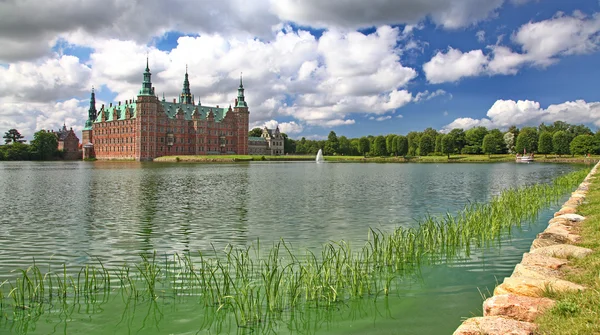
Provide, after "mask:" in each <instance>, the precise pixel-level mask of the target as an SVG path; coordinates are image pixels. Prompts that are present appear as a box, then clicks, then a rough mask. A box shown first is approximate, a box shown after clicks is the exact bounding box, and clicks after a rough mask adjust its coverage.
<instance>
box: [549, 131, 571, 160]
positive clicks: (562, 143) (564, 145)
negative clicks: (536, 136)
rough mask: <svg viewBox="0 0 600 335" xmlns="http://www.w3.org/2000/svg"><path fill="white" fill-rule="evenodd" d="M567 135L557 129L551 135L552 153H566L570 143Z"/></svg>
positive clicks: (568, 150)
mask: <svg viewBox="0 0 600 335" xmlns="http://www.w3.org/2000/svg"><path fill="white" fill-rule="evenodd" d="M570 141H571V140H570V139H569V135H568V134H567V133H566V132H565V131H563V130H559V131H557V132H556V133H554V135H553V136H552V148H553V150H554V153H556V154H557V155H559V156H560V155H566V154H568V153H569V152H570V147H569V143H570Z"/></svg>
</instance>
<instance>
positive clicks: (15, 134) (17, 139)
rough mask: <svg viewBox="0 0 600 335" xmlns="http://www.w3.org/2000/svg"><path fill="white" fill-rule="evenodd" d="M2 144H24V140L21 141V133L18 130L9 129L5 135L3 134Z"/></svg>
mask: <svg viewBox="0 0 600 335" xmlns="http://www.w3.org/2000/svg"><path fill="white" fill-rule="evenodd" d="M3 138H4V143H6V144H10V143H24V142H25V140H24V139H23V135H21V133H19V131H18V130H16V129H14V128H13V129H9V130H8V131H7V132H6V133H4V136H3Z"/></svg>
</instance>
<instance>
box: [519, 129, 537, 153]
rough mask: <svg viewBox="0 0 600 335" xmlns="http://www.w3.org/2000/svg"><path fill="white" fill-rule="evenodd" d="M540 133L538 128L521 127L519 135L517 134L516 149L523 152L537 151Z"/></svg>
mask: <svg viewBox="0 0 600 335" xmlns="http://www.w3.org/2000/svg"><path fill="white" fill-rule="evenodd" d="M537 142H538V134H537V129H536V128H532V127H526V128H523V129H521V131H520V132H519V136H517V143H516V144H515V150H516V152H517V153H523V152H529V153H532V152H537Z"/></svg>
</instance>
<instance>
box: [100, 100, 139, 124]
mask: <svg viewBox="0 0 600 335" xmlns="http://www.w3.org/2000/svg"><path fill="white" fill-rule="evenodd" d="M135 107H136V103H135V101H134V102H132V103H130V104H122V105H116V106H112V107H108V108H106V107H104V109H101V110H100V112H99V113H98V117H97V118H96V120H95V121H94V122H102V114H106V121H116V120H125V111H126V110H127V109H128V108H129V115H130V117H131V118H134V117H135V113H136V112H135ZM113 111H117V113H116V117H117V118H116V119H115V120H113Z"/></svg>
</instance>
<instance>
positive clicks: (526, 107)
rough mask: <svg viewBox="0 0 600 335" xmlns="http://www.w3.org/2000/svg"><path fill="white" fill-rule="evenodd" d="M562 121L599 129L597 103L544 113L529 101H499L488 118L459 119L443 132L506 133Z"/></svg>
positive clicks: (570, 104) (577, 103)
mask: <svg viewBox="0 0 600 335" xmlns="http://www.w3.org/2000/svg"><path fill="white" fill-rule="evenodd" d="M554 121H565V122H568V123H573V124H580V123H584V124H594V125H596V126H598V127H600V102H585V101H584V100H576V101H567V102H564V103H561V104H556V105H550V106H548V107H547V108H546V109H544V108H541V107H540V104H539V103H538V102H535V101H529V100H519V101H513V100H498V101H496V102H495V103H494V105H493V106H492V107H491V108H490V109H489V110H488V112H487V118H482V119H473V118H458V119H456V120H454V121H453V122H452V123H450V124H448V125H446V126H444V128H443V129H444V130H446V131H447V130H450V129H454V128H463V129H469V128H473V127H478V126H484V127H487V128H501V129H506V128H508V127H509V126H512V125H516V126H525V125H529V126H537V125H538V124H540V123H541V122H545V123H552V122H554Z"/></svg>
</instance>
